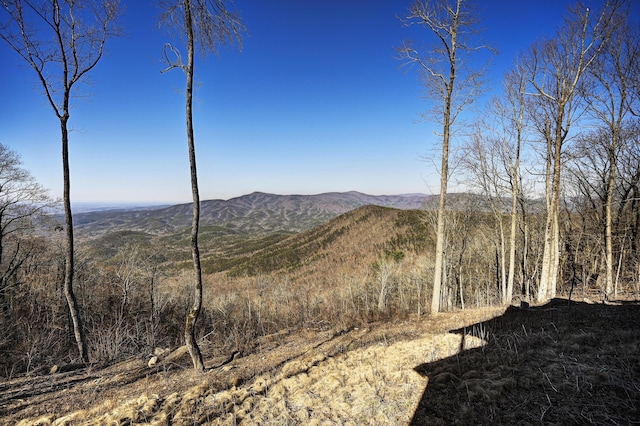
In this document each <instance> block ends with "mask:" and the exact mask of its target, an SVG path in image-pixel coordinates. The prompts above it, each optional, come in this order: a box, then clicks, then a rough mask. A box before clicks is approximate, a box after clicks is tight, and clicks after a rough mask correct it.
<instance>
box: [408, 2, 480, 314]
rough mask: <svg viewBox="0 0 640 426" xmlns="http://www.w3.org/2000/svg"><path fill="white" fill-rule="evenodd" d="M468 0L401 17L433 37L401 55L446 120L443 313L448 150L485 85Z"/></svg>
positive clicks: (440, 230)
mask: <svg viewBox="0 0 640 426" xmlns="http://www.w3.org/2000/svg"><path fill="white" fill-rule="evenodd" d="M469 3H470V2H469V1H468V0H416V1H415V2H414V3H413V4H412V5H411V6H410V8H409V14H408V16H407V17H406V18H404V19H403V23H404V25H405V26H414V25H418V26H420V27H424V28H425V29H426V30H427V31H429V32H431V33H432V34H433V36H434V37H435V42H434V43H433V45H432V46H431V48H421V47H418V46H415V45H414V43H413V42H411V41H405V42H404V43H403V45H402V46H401V47H400V48H399V49H398V52H399V59H400V60H402V61H403V62H404V63H406V64H408V65H417V66H418V71H419V73H420V75H421V77H422V78H423V81H424V85H425V88H426V92H427V95H428V96H429V97H430V98H432V99H433V100H434V101H436V102H437V106H436V107H435V108H434V110H433V115H434V116H435V117H436V118H437V119H438V120H439V121H440V122H441V124H442V134H440V135H439V136H441V137H442V157H441V165H440V202H439V205H438V222H437V227H436V253H435V254H436V256H435V273H434V279H433V297H432V299H431V312H434V313H435V312H439V311H440V307H441V288H442V274H443V264H444V263H443V256H444V246H445V244H444V238H445V217H444V214H445V209H446V194H447V186H448V180H449V151H450V148H451V138H452V135H453V133H454V127H455V125H456V122H457V120H458V118H459V116H460V113H461V112H462V111H463V110H464V109H465V107H467V106H468V105H469V104H470V103H472V102H473V100H474V99H475V97H476V95H477V94H478V92H479V90H480V87H481V81H480V79H481V76H482V74H483V70H482V69H479V70H474V69H472V68H471V67H470V61H469V57H470V56H471V54H472V53H475V52H477V51H479V50H481V49H483V48H486V46H483V45H472V44H471V42H472V41H473V39H474V37H475V36H476V35H477V30H476V28H475V27H476V25H477V19H476V16H475V15H474V13H473V10H472V9H471V7H470V5H469Z"/></svg>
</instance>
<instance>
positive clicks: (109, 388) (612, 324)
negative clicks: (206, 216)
mask: <svg viewBox="0 0 640 426" xmlns="http://www.w3.org/2000/svg"><path fill="white" fill-rule="evenodd" d="M639 314H640V305H639V304H638V303H637V302H627V303H621V304H619V305H615V306H614V305H605V304H587V303H567V301H566V300H559V299H558V300H554V301H552V302H550V303H549V304H546V305H543V306H538V307H532V308H530V309H519V308H509V309H507V310H506V312H505V311H504V310H503V309H493V310H489V309H485V310H469V311H463V312H455V313H446V314H440V315H437V316H427V317H422V318H419V319H415V320H414V321H408V322H401V323H385V324H371V325H370V326H369V327H366V328H360V329H354V330H351V331H347V332H313V331H311V330H306V331H303V332H301V333H299V334H295V335H293V334H281V335H277V336H269V337H267V338H265V339H263V340H262V341H261V342H260V347H261V349H260V350H259V351H258V352H257V353H255V354H252V355H250V356H247V357H241V358H238V359H236V360H234V361H232V362H231V363H230V364H227V365H225V366H222V367H219V368H215V366H216V365H217V364H218V363H219V362H220V361H221V360H219V359H213V358H210V357H208V358H207V366H209V367H214V368H213V369H212V370H211V371H209V372H207V373H206V374H204V375H196V374H193V373H192V371H191V369H190V368H188V365H189V360H188V357H187V356H186V354H184V353H181V352H177V353H176V354H175V355H174V356H170V357H167V358H162V359H161V361H160V362H159V364H158V365H157V366H155V367H153V368H148V367H146V365H145V361H144V360H130V361H128V362H126V363H120V364H118V365H114V366H111V367H108V368H105V369H102V370H98V369H95V370H93V371H86V370H85V371H78V372H75V373H73V374H74V375H75V376H73V377H75V380H71V379H72V376H69V375H65V374H58V375H52V376H43V377H38V378H23V379H19V380H18V379H16V380H14V381H12V382H10V383H3V384H1V386H0V416H2V421H0V423H1V424H16V423H19V422H22V423H21V424H23V425H33V424H41V425H49V424H74V425H75V424H155V425H163V424H173V425H192V424H247V425H250V424H272V425H276V424H277V425H281V424H325V423H326V424H353V425H360V424H376V425H379V424H389V425H391V424H414V425H422V424H429V425H431V424H436V425H437V424H509V425H511V424H525V425H528V424H562V425H566V424H637V423H638V422H639V421H640V411H639V410H638V405H639V402H638V401H640V379H639V377H640V376H639V374H640V353H639V347H638V345H639V342H640V327H639V324H638V318H640V317H639V316H638V315H639ZM448 330H452V332H448ZM461 338H462V339H461ZM483 340H484V341H485V342H486V344H485V345H484V346H480V347H479V346H478V345H479V344H480V343H481V342H482V341H483ZM461 348H463V349H464V350H463V351H462V352H459V351H460V349H461ZM20 391H21V392H22V393H21V394H20V395H19V396H18V395H17V394H16V392H20ZM10 392H14V397H13V398H7V396H8V395H9V393H10Z"/></svg>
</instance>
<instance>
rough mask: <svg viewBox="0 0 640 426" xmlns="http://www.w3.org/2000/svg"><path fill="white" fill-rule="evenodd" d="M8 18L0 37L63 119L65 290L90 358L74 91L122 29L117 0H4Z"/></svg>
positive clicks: (77, 333) (81, 342)
mask: <svg viewBox="0 0 640 426" xmlns="http://www.w3.org/2000/svg"><path fill="white" fill-rule="evenodd" d="M1 4H2V10H3V12H4V15H5V16H6V19H5V20H4V22H2V24H0V25H1V26H0V38H2V39H3V40H4V41H5V42H6V43H7V44H9V46H10V47H11V48H12V49H13V50H14V51H16V53H18V54H19V55H20V56H21V57H22V59H24V60H25V61H26V62H27V63H28V64H29V66H30V67H31V68H32V69H33V70H34V71H35V72H36V75H37V77H38V81H39V82H40V84H41V85H42V88H43V89H44V94H45V96H46V98H47V100H48V102H49V104H50V105H51V107H52V108H53V111H54V112H55V114H56V117H58V120H60V132H61V138H62V170H63V204H64V212H65V224H66V227H65V231H66V240H67V245H66V252H65V260H66V264H65V278H64V292H65V296H66V299H67V303H68V305H69V312H70V315H71V319H72V321H73V328H74V335H75V339H76V343H77V346H78V351H79V352H80V356H81V357H82V359H83V361H85V362H88V361H89V355H88V351H87V343H86V336H85V333H84V330H83V326H82V320H81V316H80V310H79V308H78V302H77V300H76V297H75V294H74V291H73V273H74V247H73V217H72V213H71V195H70V182H71V178H70V174H69V118H70V117H71V109H70V107H71V97H72V93H75V89H76V87H77V86H78V83H81V82H83V81H84V80H86V77H87V74H88V73H89V72H90V71H91V70H93V69H94V68H95V66H96V65H97V64H98V62H99V61H100V59H101V58H102V56H103V53H104V47H105V44H106V41H107V39H108V38H110V37H112V36H116V35H118V34H119V31H118V28H117V26H116V20H117V18H118V15H119V13H120V6H119V1H118V0H95V1H94V0H73V1H72V0H3V1H2V2H1Z"/></svg>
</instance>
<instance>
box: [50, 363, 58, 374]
mask: <svg viewBox="0 0 640 426" xmlns="http://www.w3.org/2000/svg"><path fill="white" fill-rule="evenodd" d="M58 370H60V367H58V364H56V365H54V366H53V367H51V369H50V370H49V374H56V373H57V372H58Z"/></svg>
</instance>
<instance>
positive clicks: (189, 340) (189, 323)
mask: <svg viewBox="0 0 640 426" xmlns="http://www.w3.org/2000/svg"><path fill="white" fill-rule="evenodd" d="M184 9H185V23H186V26H187V43H188V64H187V67H186V70H185V71H186V74H187V87H186V96H185V98H186V121H187V144H188V146H189V166H190V170H191V193H192V195H193V220H192V222H191V255H192V258H193V271H194V275H195V287H194V294H193V305H191V309H190V310H189V313H188V314H187V320H186V322H185V328H184V339H185V344H186V345H187V349H188V350H189V355H191V361H192V362H193V367H194V368H195V369H196V370H198V371H204V362H203V361H202V353H201V352H200V348H199V347H198V342H197V341H196V336H195V325H196V322H197V321H198V317H199V316H200V311H201V309H202V269H201V267H200V250H199V247H198V227H199V225H200V194H199V193H198V174H197V169H196V150H195V143H194V136H193V70H194V57H195V52H194V40H193V37H194V34H193V18H192V15H191V0H184Z"/></svg>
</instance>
